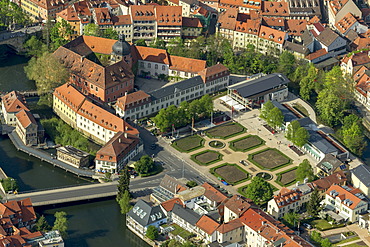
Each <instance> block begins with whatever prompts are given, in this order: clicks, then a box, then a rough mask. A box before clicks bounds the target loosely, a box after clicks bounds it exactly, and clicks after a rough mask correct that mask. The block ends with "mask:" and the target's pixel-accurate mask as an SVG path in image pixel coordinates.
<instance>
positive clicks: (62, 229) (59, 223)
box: [53, 211, 68, 238]
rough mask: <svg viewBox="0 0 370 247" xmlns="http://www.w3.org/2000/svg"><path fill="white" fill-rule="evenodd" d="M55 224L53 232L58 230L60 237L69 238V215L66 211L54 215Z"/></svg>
mask: <svg viewBox="0 0 370 247" xmlns="http://www.w3.org/2000/svg"><path fill="white" fill-rule="evenodd" d="M54 217H55V222H54V226H53V230H58V231H59V233H60V235H61V236H62V237H63V238H66V237H67V229H68V220H67V213H66V212H64V211H59V212H56V213H55V214H54Z"/></svg>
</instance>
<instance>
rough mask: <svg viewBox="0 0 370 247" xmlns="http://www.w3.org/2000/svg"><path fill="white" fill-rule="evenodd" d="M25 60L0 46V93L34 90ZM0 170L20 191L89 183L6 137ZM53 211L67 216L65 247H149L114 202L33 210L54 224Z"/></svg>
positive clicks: (0, 147)
mask: <svg viewBox="0 0 370 247" xmlns="http://www.w3.org/2000/svg"><path fill="white" fill-rule="evenodd" d="M27 61H28V59H27V58H26V57H24V56H19V55H16V54H14V53H12V52H11V50H9V49H8V48H7V47H5V46H1V45H0V91H3V92H9V91H12V90H20V91H24V90H34V89H36V87H35V84H34V82H33V81H30V80H28V79H27V77H26V75H25V73H24V70H23V68H24V66H25V65H26V63H27ZM0 167H1V168H2V169H3V170H4V171H5V173H6V174H7V175H8V176H9V177H13V178H15V179H16V180H17V183H18V186H19V190H20V191H28V190H36V189H45V188H54V187H61V186H69V185H74V184H81V183H88V181H86V180H84V179H80V178H78V177H77V176H74V175H72V174H70V173H67V172H65V171H63V170H61V169H59V168H55V167H53V166H51V165H50V164H48V163H45V162H41V161H40V160H38V159H36V158H33V157H30V156H28V155H27V154H24V153H22V152H18V151H17V150H16V148H15V147H14V146H13V144H12V143H11V141H10V140H9V138H7V137H0ZM56 211H65V212H66V213H67V214H68V221H69V227H68V236H69V237H68V238H67V239H65V244H66V246H68V247H69V246H78V247H84V246H89V247H101V246H110V247H116V246H125V247H126V246H127V247H142V246H148V245H147V244H146V243H145V242H144V241H142V240H141V239H140V238H139V237H137V236H136V235H135V234H133V233H132V232H131V231H130V230H128V229H127V228H126V225H125V217H124V216H123V215H122V214H121V213H120V210H119V207H118V204H117V202H116V201H115V200H114V199H113V200H103V201H99V200H97V201H92V202H88V203H84V204H77V203H75V204H68V205H62V206H57V207H49V208H36V212H37V213H39V214H43V215H45V217H46V218H47V220H48V221H49V222H52V221H53V214H54V213H55V212H56Z"/></svg>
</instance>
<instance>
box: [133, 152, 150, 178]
mask: <svg viewBox="0 0 370 247" xmlns="http://www.w3.org/2000/svg"><path fill="white" fill-rule="evenodd" d="M153 169H154V161H153V159H152V158H150V157H149V156H148V155H144V156H141V158H140V160H138V161H136V163H135V170H136V171H137V172H138V173H140V174H148V173H149V172H151V171H152V170H153Z"/></svg>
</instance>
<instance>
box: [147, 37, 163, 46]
mask: <svg viewBox="0 0 370 247" xmlns="http://www.w3.org/2000/svg"><path fill="white" fill-rule="evenodd" d="M149 46H150V47H153V48H158V49H166V42H165V41H164V40H163V39H159V38H157V39H155V40H154V41H153V42H152V43H150V45H149Z"/></svg>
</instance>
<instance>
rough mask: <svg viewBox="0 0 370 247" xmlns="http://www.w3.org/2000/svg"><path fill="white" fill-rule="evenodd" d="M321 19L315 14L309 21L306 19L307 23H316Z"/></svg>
mask: <svg viewBox="0 0 370 247" xmlns="http://www.w3.org/2000/svg"><path fill="white" fill-rule="evenodd" d="M320 21H321V20H320V18H319V17H318V16H317V15H315V16H314V17H312V18H311V19H310V20H309V21H308V23H309V24H313V23H317V22H320Z"/></svg>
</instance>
